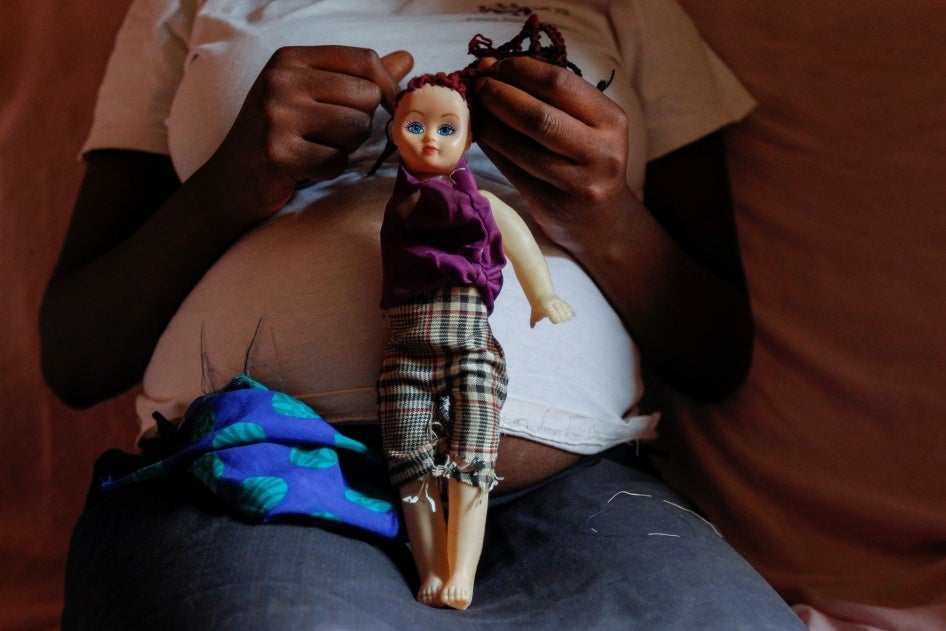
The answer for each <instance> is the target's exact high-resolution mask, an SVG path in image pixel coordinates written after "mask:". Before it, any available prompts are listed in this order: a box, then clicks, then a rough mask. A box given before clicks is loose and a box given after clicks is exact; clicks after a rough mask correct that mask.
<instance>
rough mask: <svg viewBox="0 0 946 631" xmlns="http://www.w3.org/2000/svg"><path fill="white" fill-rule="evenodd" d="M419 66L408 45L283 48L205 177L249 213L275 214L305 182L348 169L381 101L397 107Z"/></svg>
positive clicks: (256, 216)
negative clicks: (390, 48)
mask: <svg viewBox="0 0 946 631" xmlns="http://www.w3.org/2000/svg"><path fill="white" fill-rule="evenodd" d="M413 64H414V61H413V58H412V57H411V56H410V54H409V53H407V52H405V51H397V52H393V53H391V54H389V55H386V56H385V57H379V56H378V54H377V53H375V52H374V51H372V50H368V49H363V48H351V47H345V46H312V47H310V46H304V47H287V48H281V49H279V50H277V51H276V52H275V53H274V54H273V56H272V57H271V58H270V60H269V62H268V63H267V64H266V66H265V67H264V68H263V70H262V71H261V72H260V74H259V77H258V78H257V79H256V82H255V83H254V84H253V86H252V87H251V88H250V91H249V93H248V94H247V97H246V100H245V101H244V103H243V106H242V108H241V110H240V112H239V114H238V115H237V118H236V120H235V121H234V123H233V126H232V127H231V129H230V131H229V132H228V133H227V136H226V137H225V138H224V140H223V143H222V144H221V146H220V147H219V149H217V151H216V152H215V153H214V155H213V156H212V157H211V158H210V159H209V160H208V161H207V163H206V164H205V165H204V167H203V169H202V170H204V171H205V174H204V175H205V176H206V175H209V176H210V180H211V181H213V182H214V183H215V186H219V187H221V188H220V191H219V192H220V193H221V195H226V197H221V199H227V200H228V203H230V204H233V207H234V209H235V211H236V212H237V213H239V214H241V215H242V216H243V217H242V218H243V219H246V220H249V221H250V222H252V223H255V222H256V221H261V220H263V219H265V218H267V217H269V216H270V215H272V214H273V213H275V212H276V211H278V210H279V209H280V208H282V207H283V206H284V205H285V204H286V202H288V201H289V198H290V197H291V196H292V193H293V191H294V190H295V189H296V187H297V186H298V185H299V184H300V183H301V182H304V181H307V180H315V181H324V180H329V179H332V178H334V177H337V176H338V175H340V174H341V173H342V172H343V171H344V170H345V168H346V167H347V166H348V157H349V155H350V154H351V152H353V151H354V150H356V149H357V148H358V147H359V146H361V144H362V143H363V142H364V141H365V140H367V138H368V137H369V135H370V134H371V122H372V118H373V116H374V113H375V110H377V108H378V105H381V106H383V107H385V109H388V110H389V111H390V110H392V109H393V104H394V97H395V95H396V94H397V90H398V83H399V82H400V80H401V79H402V78H404V76H405V75H406V74H407V73H408V72H409V71H410V69H411V67H413Z"/></svg>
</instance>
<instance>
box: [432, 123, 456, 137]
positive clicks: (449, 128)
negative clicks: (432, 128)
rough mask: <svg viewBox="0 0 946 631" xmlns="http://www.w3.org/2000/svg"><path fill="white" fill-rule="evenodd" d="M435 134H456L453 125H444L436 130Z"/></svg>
mask: <svg viewBox="0 0 946 631" xmlns="http://www.w3.org/2000/svg"><path fill="white" fill-rule="evenodd" d="M437 133H438V134H440V135H441V136H452V135H453V134H455V133H457V128H456V127H454V126H453V125H448V124H447V123H444V124H443V125H441V126H440V127H438V128H437Z"/></svg>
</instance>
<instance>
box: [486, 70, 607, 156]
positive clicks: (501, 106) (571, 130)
mask: <svg viewBox="0 0 946 631" xmlns="http://www.w3.org/2000/svg"><path fill="white" fill-rule="evenodd" d="M476 101H477V104H478V106H479V107H480V109H481V116H482V113H483V112H485V113H488V114H490V115H492V116H493V117H494V118H495V119H497V120H499V121H501V122H502V123H503V124H504V125H506V126H508V127H509V128H510V129H511V130H513V131H515V132H517V133H518V134H520V135H522V136H523V137H526V138H530V139H533V141H535V142H537V143H539V144H540V145H542V146H543V147H545V148H546V149H547V150H548V151H551V152H552V153H556V154H559V155H569V154H570V153H571V152H573V151H574V146H573V145H574V143H573V142H572V139H573V138H578V137H582V136H586V135H587V133H588V131H590V130H588V126H587V125H585V124H584V123H583V122H581V121H580V120H578V119H576V118H574V117H572V116H571V115H569V114H568V113H567V112H565V111H563V110H561V109H558V108H557V107H554V106H552V105H549V104H548V103H546V102H544V101H542V100H540V99H538V98H536V97H535V96H533V95H532V94H530V93H528V92H526V91H524V90H521V89H520V88H518V87H516V86H514V85H512V84H509V83H505V82H503V81H500V80H498V79H494V78H492V77H484V78H482V79H479V80H478V81H477V82H476ZM477 129H479V130H480V132H478V133H479V134H482V132H483V126H479V127H477Z"/></svg>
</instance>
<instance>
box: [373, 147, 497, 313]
mask: <svg viewBox="0 0 946 631" xmlns="http://www.w3.org/2000/svg"><path fill="white" fill-rule="evenodd" d="M415 193H419V195H420V197H419V198H418V200H417V203H416V204H415V205H414V208H413V209H412V210H411V212H410V213H409V214H408V215H407V216H406V217H403V216H401V213H400V212H399V211H398V207H399V206H400V205H401V204H402V203H403V202H404V201H405V200H407V198H409V197H410V196H411V195H414V194H415ZM381 263H382V267H383V270H384V280H383V285H382V290H381V308H382V309H388V308H390V307H393V306H394V305H396V304H398V303H400V302H403V301H404V300H407V299H409V298H414V297H416V296H419V295H421V294H424V293H428V292H432V291H435V290H437V289H441V288H443V287H450V286H456V285H463V286H472V287H476V288H477V289H478V290H479V292H480V296H482V298H483V303H484V304H485V305H486V310H487V313H492V311H493V303H494V301H495V298H496V295H497V294H498V293H499V290H500V288H501V287H502V283H503V276H502V268H503V266H504V265H505V264H506V257H505V256H504V255H503V249H502V239H501V237H500V233H499V228H498V227H497V226H496V221H495V220H494V219H493V213H492V211H491V209H490V204H489V201H488V200H487V199H486V198H485V197H483V196H482V195H481V194H480V192H479V190H478V189H477V187H476V180H475V179H474V178H473V174H472V173H471V172H470V170H469V169H468V168H466V161H465V160H461V161H460V162H459V163H457V166H456V168H455V169H454V171H453V172H452V173H451V174H450V181H448V180H446V179H442V178H431V179H427V180H418V179H417V178H416V177H414V176H413V175H411V174H410V173H409V172H408V171H407V170H406V169H405V168H404V166H403V165H402V166H401V167H400V168H399V169H398V176H397V181H396V182H395V184H394V192H393V193H392V195H391V199H390V200H389V201H388V205H387V207H386V208H385V211H384V223H383V224H382V225H381Z"/></svg>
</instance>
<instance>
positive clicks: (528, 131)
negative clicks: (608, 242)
mask: <svg viewBox="0 0 946 631" xmlns="http://www.w3.org/2000/svg"><path fill="white" fill-rule="evenodd" d="M480 68H481V70H484V71H485V73H486V77H485V78H482V79H480V80H478V81H477V82H476V86H475V90H476V96H477V99H478V103H479V105H480V107H479V109H478V111H477V113H476V119H475V122H474V125H475V128H476V130H477V142H478V143H479V145H480V146H481V147H482V148H483V150H484V151H485V152H486V154H487V155H488V156H489V158H490V159H491V160H492V161H493V162H494V163H495V164H496V165H497V166H498V167H499V168H500V170H501V171H502V172H503V173H504V174H505V175H506V177H508V178H509V180H510V181H511V182H512V183H513V185H514V186H516V188H518V189H519V191H520V192H521V193H522V194H523V195H524V196H525V197H526V199H527V200H528V201H529V203H530V205H531V207H532V211H533V216H534V218H535V220H536V222H537V223H538V224H539V225H540V227H541V228H542V230H543V231H544V232H545V233H546V234H547V235H548V236H549V237H550V238H551V239H553V240H554V241H556V242H558V243H559V244H560V245H562V246H563V247H565V248H566V249H568V250H570V251H572V252H573V253H577V252H580V251H581V250H587V249H589V248H593V247H595V246H596V240H600V239H602V238H603V237H604V236H605V235H607V234H608V229H607V228H608V226H610V225H611V224H612V223H613V221H614V220H615V218H616V216H617V213H619V212H621V209H622V208H623V207H624V200H625V199H627V196H628V195H633V194H632V193H631V191H630V189H629V188H628V186H627V179H626V168H627V153H628V149H627V117H626V115H625V113H624V111H623V110H622V109H621V107H620V106H619V105H617V104H616V103H614V102H613V101H612V100H611V99H610V98H608V97H607V96H605V95H604V94H602V93H601V92H600V91H599V90H597V89H596V88H595V86H593V85H591V84H590V83H588V82H587V81H586V80H585V79H583V78H581V77H579V76H578V75H576V74H575V73H573V72H572V71H570V70H567V69H565V68H560V67H558V66H554V65H551V64H547V63H544V62H540V61H535V60H532V59H527V58H510V59H505V60H503V61H499V62H495V61H493V60H484V62H483V63H482V64H481V66H480Z"/></svg>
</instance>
